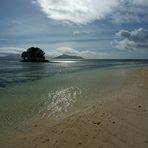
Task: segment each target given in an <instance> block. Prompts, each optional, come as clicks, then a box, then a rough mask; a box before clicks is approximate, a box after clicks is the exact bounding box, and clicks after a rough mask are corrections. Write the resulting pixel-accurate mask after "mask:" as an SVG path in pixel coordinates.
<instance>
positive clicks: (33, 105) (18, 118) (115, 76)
mask: <svg viewBox="0 0 148 148" xmlns="http://www.w3.org/2000/svg"><path fill="white" fill-rule="evenodd" d="M147 66H148V60H118V59H116V60H115V59H113V60H111V59H110V60H106V59H104V60H101V59H99V60H96V59H93V60H54V61H51V62H49V63H27V62H20V61H19V60H18V61H17V60H0V131H1V133H3V132H9V130H8V129H16V128H21V126H25V125H27V124H29V122H31V121H33V120H42V119H43V120H44V119H48V118H59V117H60V115H62V114H64V113H65V114H66V113H69V112H71V111H74V110H77V109H78V108H82V107H84V106H85V105H86V104H89V103H90V102H92V101H94V100H99V98H102V97H105V96H107V95H110V94H111V93H112V92H115V91H117V90H118V89H119V86H121V85H122V84H123V83H124V81H125V79H126V78H127V77H126V75H127V71H128V69H131V68H137V67H147Z"/></svg>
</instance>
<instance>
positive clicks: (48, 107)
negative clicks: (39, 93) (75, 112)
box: [39, 87, 82, 118]
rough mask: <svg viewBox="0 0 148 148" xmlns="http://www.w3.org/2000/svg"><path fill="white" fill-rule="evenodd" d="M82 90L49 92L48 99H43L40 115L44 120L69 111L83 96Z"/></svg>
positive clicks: (75, 88) (72, 88)
mask: <svg viewBox="0 0 148 148" xmlns="http://www.w3.org/2000/svg"><path fill="white" fill-rule="evenodd" d="M81 94H82V90H81V89H80V88H78V87H68V88H61V89H57V90H55V91H49V93H48V96H47V98H43V103H42V104H41V106H43V107H41V109H40V111H39V114H40V115H41V116H42V118H45V117H51V116H53V115H54V116H56V115H58V114H59V113H61V112H67V111H68V109H69V108H70V107H71V106H72V105H73V104H74V103H75V102H76V100H77V99H78V98H79V97H80V96H81Z"/></svg>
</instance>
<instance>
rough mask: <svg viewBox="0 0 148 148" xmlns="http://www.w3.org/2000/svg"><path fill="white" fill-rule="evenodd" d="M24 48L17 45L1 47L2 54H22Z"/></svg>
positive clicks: (0, 52)
mask: <svg viewBox="0 0 148 148" xmlns="http://www.w3.org/2000/svg"><path fill="white" fill-rule="evenodd" d="M24 50H25V49H24V48H17V47H1V48H0V55H1V56H2V55H8V54H20V53H22V51H24Z"/></svg>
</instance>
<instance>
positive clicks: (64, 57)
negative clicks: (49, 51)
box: [54, 54, 84, 60]
mask: <svg viewBox="0 0 148 148" xmlns="http://www.w3.org/2000/svg"><path fill="white" fill-rule="evenodd" d="M54 59H63V60H64V59H66V60H71V59H72V60H83V59H84V58H82V57H80V56H75V55H67V54H62V55H60V56H58V57H55V58H54Z"/></svg>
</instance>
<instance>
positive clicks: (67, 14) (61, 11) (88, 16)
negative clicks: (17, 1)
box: [33, 0, 148, 24]
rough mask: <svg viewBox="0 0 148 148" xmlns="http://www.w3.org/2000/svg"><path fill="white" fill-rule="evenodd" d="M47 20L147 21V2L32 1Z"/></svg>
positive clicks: (144, 0)
mask: <svg viewBox="0 0 148 148" xmlns="http://www.w3.org/2000/svg"><path fill="white" fill-rule="evenodd" d="M33 3H35V4H38V5H39V6H40V8H41V9H42V11H43V12H44V13H45V14H46V15H47V16H48V18H50V19H53V20H57V21H62V22H72V23H75V24H87V23H91V22H93V21H96V20H105V19H106V20H110V21H113V22H116V23H127V22H131V21H134V22H140V21H147V20H148V10H147V9H148V0H103V1H102V0H33Z"/></svg>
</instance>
